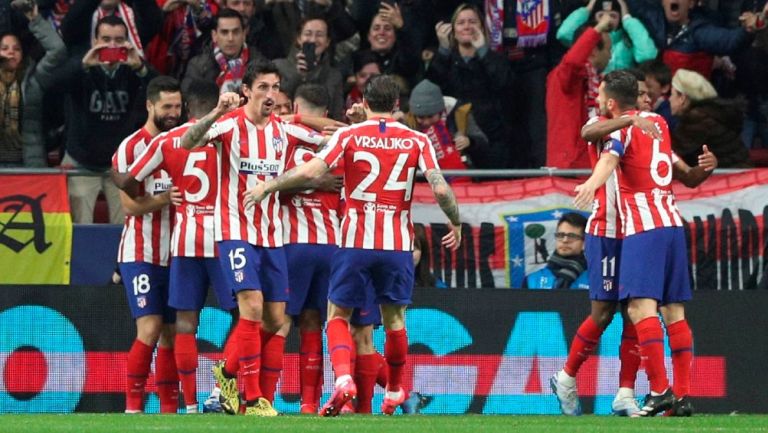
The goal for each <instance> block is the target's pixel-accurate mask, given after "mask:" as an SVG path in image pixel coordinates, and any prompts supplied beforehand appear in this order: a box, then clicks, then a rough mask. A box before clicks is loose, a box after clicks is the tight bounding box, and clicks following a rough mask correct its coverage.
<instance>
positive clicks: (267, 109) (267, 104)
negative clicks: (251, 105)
mask: <svg viewBox="0 0 768 433" xmlns="http://www.w3.org/2000/svg"><path fill="white" fill-rule="evenodd" d="M274 109H275V101H274V100H272V99H265V100H264V102H262V103H261V115H262V116H264V117H267V116H269V115H270V114H272V111H274Z"/></svg>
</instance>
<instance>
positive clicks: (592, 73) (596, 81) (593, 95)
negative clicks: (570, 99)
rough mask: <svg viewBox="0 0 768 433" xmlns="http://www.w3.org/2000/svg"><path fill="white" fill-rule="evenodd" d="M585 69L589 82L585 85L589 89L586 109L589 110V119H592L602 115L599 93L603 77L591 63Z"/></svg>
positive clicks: (586, 93)
mask: <svg viewBox="0 0 768 433" xmlns="http://www.w3.org/2000/svg"><path fill="white" fill-rule="evenodd" d="M584 67H585V68H587V82H586V84H585V85H586V86H587V89H586V92H584V107H585V108H586V109H587V119H591V118H592V117H595V116H597V115H598V114H600V107H599V104H598V102H597V92H598V90H599V89H600V80H602V75H601V74H600V73H599V72H597V69H596V68H595V67H594V66H592V63H590V62H587V63H586V65H585V66H584Z"/></svg>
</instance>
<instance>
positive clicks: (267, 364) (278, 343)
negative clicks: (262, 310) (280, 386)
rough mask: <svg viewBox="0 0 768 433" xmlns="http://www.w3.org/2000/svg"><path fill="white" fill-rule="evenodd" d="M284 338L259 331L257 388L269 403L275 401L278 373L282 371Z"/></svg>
mask: <svg viewBox="0 0 768 433" xmlns="http://www.w3.org/2000/svg"><path fill="white" fill-rule="evenodd" d="M284 350H285V337H283V336H281V335H277V334H274V333H269V332H266V331H264V329H262V330H261V373H260V374H259V387H261V392H262V393H263V395H264V398H266V399H267V400H269V402H270V403H274V401H275V389H277V381H278V380H280V373H282V371H283V352H284Z"/></svg>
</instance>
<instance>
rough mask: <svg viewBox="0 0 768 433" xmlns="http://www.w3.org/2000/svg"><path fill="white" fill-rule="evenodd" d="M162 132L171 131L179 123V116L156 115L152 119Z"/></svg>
mask: <svg viewBox="0 0 768 433" xmlns="http://www.w3.org/2000/svg"><path fill="white" fill-rule="evenodd" d="M152 120H153V121H154V122H155V126H156V127H157V129H158V130H160V132H165V131H170V130H171V129H173V128H175V127H177V126H178V125H179V117H178V116H157V115H156V116H155V117H154V118H153V119H152Z"/></svg>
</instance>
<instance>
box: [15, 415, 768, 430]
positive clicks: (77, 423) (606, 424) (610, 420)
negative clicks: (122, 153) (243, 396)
mask: <svg viewBox="0 0 768 433" xmlns="http://www.w3.org/2000/svg"><path fill="white" fill-rule="evenodd" d="M0 431H2V432H19V433H37V432H39V433H59V432H62V433H63V432H72V433H80V432H88V433H101V432H104V433H114V432H180V433H197V432H200V433H217V432H221V433H237V432H248V433H273V432H274V433H282V432H285V433H309V432H329V433H341V432H354V433H405V432H418V433H429V432H436V433H453V432H456V433H459V432H461V433H467V432H468V433H486V432H487V433H496V432H499V433H502V432H503V433H507V432H509V433H532V432H544V433H582V432H583V433H599V432H606V433H635V432H637V433H641V432H642V433H649V432H650V433H666V432H675V433H687V432H691V433H708V432H726V433H732V432H768V415H734V416H728V415H717V416H715V415H699V416H694V417H692V418H660V417H659V418H653V419H627V418H617V417H607V416H583V417H578V418H566V417H562V416H491V415H464V416H430V415H423V416H408V417H406V416H394V417H391V418H390V417H384V416H381V415H379V416H361V415H355V416H342V417H338V418H320V417H315V416H298V415H288V416H281V417H278V418H269V419H265V418H251V417H248V418H246V417H243V416H238V417H233V416H225V415H195V416H186V415H178V416H160V415H123V414H72V415H0Z"/></svg>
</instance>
